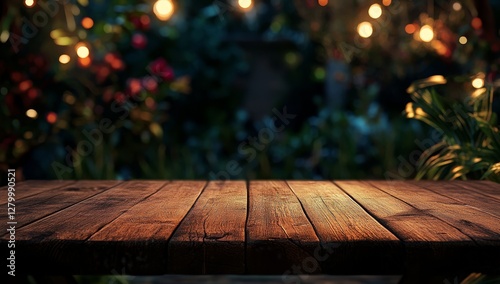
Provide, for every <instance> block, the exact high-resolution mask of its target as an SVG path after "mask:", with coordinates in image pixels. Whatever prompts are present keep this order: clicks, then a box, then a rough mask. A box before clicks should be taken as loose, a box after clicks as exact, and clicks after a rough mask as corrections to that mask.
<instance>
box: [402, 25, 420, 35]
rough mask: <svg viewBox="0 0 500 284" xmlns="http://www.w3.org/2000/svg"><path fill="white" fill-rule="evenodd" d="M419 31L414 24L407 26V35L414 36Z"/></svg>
mask: <svg viewBox="0 0 500 284" xmlns="http://www.w3.org/2000/svg"><path fill="white" fill-rule="evenodd" d="M416 31H417V27H416V26H415V25H414V24H408V25H406V26H405V32H406V33H407V34H410V35H411V34H413V33H415V32H416Z"/></svg>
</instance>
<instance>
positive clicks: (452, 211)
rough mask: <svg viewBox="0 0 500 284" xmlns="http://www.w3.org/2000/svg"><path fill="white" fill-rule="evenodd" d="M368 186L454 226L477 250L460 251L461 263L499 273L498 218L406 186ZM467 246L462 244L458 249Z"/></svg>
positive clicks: (382, 183)
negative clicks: (463, 261) (467, 237)
mask: <svg viewBox="0 0 500 284" xmlns="http://www.w3.org/2000/svg"><path fill="white" fill-rule="evenodd" d="M370 184H371V185H373V186H375V187H377V188H379V189H381V190H382V191H384V192H387V193H389V194H391V195H393V196H395V197H397V198H398V199H400V200H402V201H405V202H407V203H409V204H411V205H412V206H413V207H415V208H417V209H419V210H422V211H425V212H426V213H427V214H430V215H432V216H435V217H437V218H439V219H441V220H443V221H445V222H446V223H448V224H450V225H452V226H454V227H455V228H457V229H458V230H460V231H461V232H462V233H464V234H465V235H467V236H469V237H470V238H472V239H473V240H474V243H476V244H477V245H479V249H475V250H470V251H469V250H467V251H466V250H465V249H464V253H462V254H461V258H462V259H468V260H472V259H474V260H475V263H474V264H475V265H476V266H477V267H478V268H479V267H481V268H482V269H483V270H490V271H498V270H499V268H500V257H498V256H499V255H500V218H498V217H495V216H492V215H490V214H488V213H485V212H483V211H481V210H478V209H476V208H474V207H471V206H468V205H467V204H465V203H463V202H460V201H457V200H454V199H452V198H450V197H446V196H443V195H440V194H437V193H434V192H430V191H428V190H425V189H422V188H421V187H419V186H416V185H413V184H410V183H407V182H401V181H390V182H387V181H376V182H375V181H372V182H370ZM467 244H468V243H467V242H466V243H460V244H459V245H460V246H463V245H467ZM446 246H447V248H452V247H454V246H456V247H457V251H458V248H459V247H458V245H456V244H455V243H453V242H447V243H446ZM494 255H496V256H494Z"/></svg>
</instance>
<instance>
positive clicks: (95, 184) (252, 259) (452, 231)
mask: <svg viewBox="0 0 500 284" xmlns="http://www.w3.org/2000/svg"><path fill="white" fill-rule="evenodd" d="M6 189H7V188H6V187H3V188H0V193H1V196H2V199H1V200H0V204H1V206H2V211H1V212H0V218H2V220H5V223H6V222H7V212H6V203H5V202H4V201H6V200H7V190H6ZM2 202H3V203H2ZM15 204H16V221H17V225H16V268H17V269H16V270H17V272H18V273H35V274H36V273H41V274H58V273H65V274H67V273H70V274H166V273H168V274H275V275H276V274H278V275H282V276H283V280H284V281H285V282H286V281H287V279H288V277H290V275H292V274H396V273H408V272H411V273H419V271H433V272H435V273H455V272H456V273H464V272H487V273H496V274H498V273H500V185H499V184H495V183H492V182H472V181H467V182H460V181H452V182H430V181H334V182H330V181H250V182H246V181H227V182H218V181H213V182H206V181H139V180H136V181H126V182H121V181H26V182H21V183H18V185H17V186H16V201H15ZM5 226H7V225H5ZM4 232H5V233H2V237H1V241H0V246H1V247H2V248H3V251H4V255H7V253H8V249H7V241H8V238H9V235H8V233H6V231H4Z"/></svg>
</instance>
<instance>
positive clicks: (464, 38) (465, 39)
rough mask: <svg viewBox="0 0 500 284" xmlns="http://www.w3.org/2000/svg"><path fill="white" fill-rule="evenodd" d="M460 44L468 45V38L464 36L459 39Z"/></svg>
mask: <svg viewBox="0 0 500 284" xmlns="http://www.w3.org/2000/svg"><path fill="white" fill-rule="evenodd" d="M458 42H460V43H461V44H466V43H467V38H466V37H464V36H461V37H460V38H459V39H458Z"/></svg>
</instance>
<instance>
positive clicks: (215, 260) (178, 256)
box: [168, 181, 247, 274]
mask: <svg viewBox="0 0 500 284" xmlns="http://www.w3.org/2000/svg"><path fill="white" fill-rule="evenodd" d="M246 213H247V190H246V184H245V181H227V182H210V183H209V184H208V185H207V187H206V188H205V190H204V191H203V193H202V194H201V196H200V198H199V199H198V200H197V201H196V203H195V205H194V207H193V208H192V209H191V211H189V213H188V215H187V216H186V217H185V218H184V220H183V221H182V222H181V224H180V225H179V227H178V228H177V230H176V231H175V233H174V235H173V236H172V239H171V240H170V242H169V244H168V271H169V273H173V274H242V273H244V272H245V221H246V215H247V214H246Z"/></svg>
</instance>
